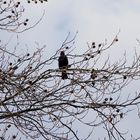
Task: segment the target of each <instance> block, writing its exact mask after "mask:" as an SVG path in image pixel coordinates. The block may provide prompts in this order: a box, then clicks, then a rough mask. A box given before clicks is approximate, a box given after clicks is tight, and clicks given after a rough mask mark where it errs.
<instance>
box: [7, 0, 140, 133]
mask: <svg viewBox="0 0 140 140" xmlns="http://www.w3.org/2000/svg"><path fill="white" fill-rule="evenodd" d="M43 10H45V16H44V18H43V20H42V21H41V22H40V24H39V25H37V26H36V27H35V28H33V29H31V30H29V31H27V32H24V33H22V34H19V42H20V43H21V45H23V46H24V45H25V44H27V45H28V49H29V50H34V49H35V47H36V46H35V45H34V43H35V42H38V43H39V44H40V46H42V45H46V46H47V51H48V53H47V52H46V55H48V54H49V53H50V52H51V53H54V52H55V51H56V50H57V49H58V48H59V47H60V46H61V43H62V42H63V40H64V39H65V37H66V36H67V34H68V32H71V34H73V35H74V34H75V32H76V31H78V36H77V39H76V41H77V43H76V47H77V48H78V49H79V50H80V49H82V47H86V43H87V42H89V43H91V42H92V41H95V42H96V41H97V42H98V43H100V42H103V41H104V40H105V39H107V40H108V41H109V42H111V40H112V39H113V37H114V36H115V35H116V34H117V33H118V31H119V30H120V34H119V42H118V43H117V45H115V48H113V49H111V51H110V52H111V54H113V55H116V56H118V55H120V54H123V52H124V51H125V50H126V51H127V52H128V54H129V55H133V54H132V51H133V50H134V48H135V47H137V48H138V49H139V47H140V46H138V42H137V41H136V39H137V38H138V39H140V0H48V2H47V3H44V4H43V5H42V4H38V5H35V4H33V3H32V4H29V5H27V8H26V13H25V15H24V16H25V17H29V19H30V21H29V25H30V24H32V23H33V22H35V21H37V20H38V19H39V17H41V15H42V13H43ZM8 34H9V33H8ZM6 35H7V33H6V32H5V33H4V37H6ZM46 57H47V56H46ZM131 121H132V120H131ZM129 122H130V121H129ZM124 124H127V125H128V126H131V125H132V124H133V123H132V122H130V124H128V123H127V122H124ZM133 128H134V127H133ZM133 132H134V133H136V131H135V128H134V129H133ZM137 135H138V134H137Z"/></svg>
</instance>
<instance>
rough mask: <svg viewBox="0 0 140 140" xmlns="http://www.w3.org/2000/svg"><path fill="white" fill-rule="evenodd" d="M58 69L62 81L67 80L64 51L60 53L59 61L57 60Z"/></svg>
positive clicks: (66, 59)
mask: <svg viewBox="0 0 140 140" xmlns="http://www.w3.org/2000/svg"><path fill="white" fill-rule="evenodd" d="M58 66H59V69H61V70H62V79H67V78H68V75H67V72H66V69H67V68H68V58H67V56H66V55H65V53H64V51H61V53H60V56H59V59H58Z"/></svg>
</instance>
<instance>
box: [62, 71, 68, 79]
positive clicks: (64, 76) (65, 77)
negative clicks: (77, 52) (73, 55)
mask: <svg viewBox="0 0 140 140" xmlns="http://www.w3.org/2000/svg"><path fill="white" fill-rule="evenodd" d="M62 79H68V75H67V72H66V70H64V71H62Z"/></svg>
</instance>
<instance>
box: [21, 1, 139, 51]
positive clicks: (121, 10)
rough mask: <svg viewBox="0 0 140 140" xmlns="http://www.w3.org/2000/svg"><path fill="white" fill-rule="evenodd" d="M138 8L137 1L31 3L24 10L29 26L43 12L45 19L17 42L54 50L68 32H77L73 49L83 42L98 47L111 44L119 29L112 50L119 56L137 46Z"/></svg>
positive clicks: (82, 44) (22, 35)
mask: <svg viewBox="0 0 140 140" xmlns="http://www.w3.org/2000/svg"><path fill="white" fill-rule="evenodd" d="M139 7H140V1H139V0H133V1H132V0H48V2H47V3H44V4H43V5H42V4H38V5H35V4H33V3H32V4H30V5H28V7H27V8H26V14H27V17H30V22H29V23H30V24H32V22H35V21H37V20H38V19H39V17H40V16H41V14H42V13H43V10H45V16H44V18H43V20H42V21H41V22H40V24H39V25H38V26H36V27H35V28H33V29H32V30H30V31H28V32H25V33H22V34H21V35H20V38H19V39H20V41H23V43H25V42H28V43H30V42H31V43H33V42H35V41H37V42H39V43H40V44H47V47H48V48H49V49H50V48H51V49H52V50H56V49H57V48H59V47H60V45H61V43H62V41H63V40H64V39H65V37H66V35H67V34H68V32H71V34H74V33H75V32H76V31H78V32H79V33H78V36H77V47H85V46H86V42H89V43H91V42H92V41H96V42H98V43H99V42H103V41H104V40H105V39H108V42H111V40H112V39H113V37H114V36H115V35H116V34H117V33H118V31H119V29H120V31H121V32H120V34H119V42H118V45H117V47H116V50H118V52H119V53H120V51H121V52H122V53H123V51H124V50H127V51H129V50H133V49H134V47H136V46H138V43H137V41H136V39H137V38H138V39H139V38H140V32H139V31H140V20H139V14H140V8H139ZM28 43H27V44H28ZM112 53H114V52H112ZM115 53H116V51H115Z"/></svg>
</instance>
